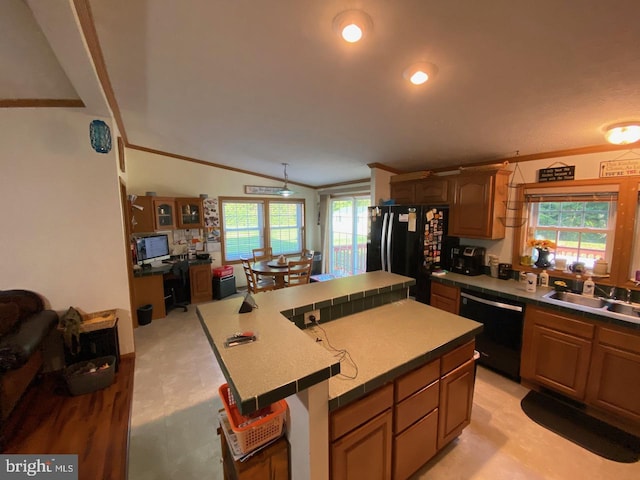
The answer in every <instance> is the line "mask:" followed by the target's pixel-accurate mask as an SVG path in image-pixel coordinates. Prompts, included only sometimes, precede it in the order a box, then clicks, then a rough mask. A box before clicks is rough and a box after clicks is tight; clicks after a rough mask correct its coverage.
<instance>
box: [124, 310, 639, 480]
mask: <svg viewBox="0 0 640 480" xmlns="http://www.w3.org/2000/svg"><path fill="white" fill-rule="evenodd" d="M135 341H136V369H135V382H134V385H135V386H134V393H133V407H132V416H131V439H130V450H129V480H151V479H154V480H169V479H178V478H179V479H181V480H202V479H212V480H217V479H222V478H223V477H222V464H221V459H220V443H219V439H218V437H217V435H216V417H215V415H216V412H217V410H218V409H219V408H221V403H220V400H219V398H218V395H217V389H218V386H220V385H221V384H222V383H224V382H225V380H224V377H223V375H222V373H221V372H220V368H219V367H218V364H217V362H216V359H215V357H214V355H213V353H212V351H211V349H210V347H209V344H208V342H207V339H206V337H205V335H204V333H203V331H202V328H201V327H200V323H199V321H198V319H197V316H196V313H195V307H194V306H191V307H190V308H189V311H188V312H186V313H185V312H182V311H177V310H174V311H172V312H171V313H170V314H169V315H168V316H167V317H166V318H164V319H162V320H154V321H153V322H152V323H151V324H150V325H147V326H144V327H140V328H138V329H136V331H135ZM527 391H528V390H527V389H525V388H524V387H522V386H520V385H519V384H517V383H514V382H512V381H510V380H507V379H505V378H503V377H501V376H500V375H497V374H495V373H493V372H491V371H488V370H485V369H483V368H482V367H480V368H478V377H477V381H476V390H475V397H474V407H473V416H472V423H471V425H470V426H469V427H467V429H466V430H465V431H464V432H463V434H462V435H461V436H460V437H459V438H458V439H457V440H455V441H453V442H452V443H451V444H450V445H449V446H448V447H447V448H445V449H444V450H443V451H442V452H440V453H439V454H438V455H437V456H436V458H434V459H433V460H432V461H431V462H429V463H428V464H427V465H426V466H425V467H423V468H422V470H420V471H419V472H418V473H417V474H416V475H415V477H414V479H427V478H428V479H437V480H454V479H455V480H469V479H487V480H489V479H490V480H502V479H505V480H506V479H509V480H520V479H557V480H565V479H580V480H591V479H616V480H626V479H629V480H631V479H634V480H637V479H638V478H640V463H635V464H622V463H616V462H612V461H609V460H606V459H603V458H601V457H598V456H597V455H594V454H592V453H590V452H588V451H587V450H584V449H582V448H580V447H578V446H576V445H574V444H572V443H571V442H568V441H567V440H565V439H563V438H561V437H559V436H557V435H555V434H554V433H552V432H550V431H548V430H545V429H544V428H542V427H540V426H538V425H537V424H535V423H534V422H532V421H531V420H529V419H528V418H527V417H526V416H525V414H524V413H523V412H522V410H521V409H520V400H521V399H522V397H524V395H525V394H526V393H527Z"/></svg>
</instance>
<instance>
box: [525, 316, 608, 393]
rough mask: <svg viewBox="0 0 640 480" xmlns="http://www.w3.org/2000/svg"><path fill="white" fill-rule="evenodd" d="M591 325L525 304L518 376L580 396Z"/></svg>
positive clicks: (586, 374)
mask: <svg viewBox="0 0 640 480" xmlns="http://www.w3.org/2000/svg"><path fill="white" fill-rule="evenodd" d="M594 328H595V327H594V326H593V325H591V324H589V323H587V322H583V321H581V320H579V319H577V318H574V317H572V316H570V315H568V314H566V315H565V314H561V313H559V312H556V311H552V310H544V309H541V308H538V307H535V306H533V305H528V306H527V308H526V310H525V325H524V335H523V342H522V360H521V365H520V374H521V376H522V378H524V379H526V380H530V381H533V382H535V383H537V384H539V385H543V386H545V387H548V388H550V389H552V390H555V391H557V392H559V393H562V394H564V395H567V396H569V397H572V398H575V399H577V400H581V401H582V400H584V398H585V391H586V385H587V376H588V373H589V363H590V361H591V344H592V337H593V331H594Z"/></svg>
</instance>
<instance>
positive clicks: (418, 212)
mask: <svg viewBox="0 0 640 480" xmlns="http://www.w3.org/2000/svg"><path fill="white" fill-rule="evenodd" d="M368 213H369V234H368V237H367V272H373V271H376V270H385V271H387V272H393V273H398V274H400V275H406V276H407V277H413V278H415V279H416V285H415V286H413V287H411V288H410V290H409V295H411V296H413V297H415V299H416V300H417V301H419V302H422V303H429V298H430V297H431V280H430V276H431V272H432V271H433V270H436V269H439V268H444V269H448V270H450V267H451V259H452V255H451V252H452V249H453V248H454V247H455V246H457V245H459V243H460V240H459V239H458V238H456V237H448V236H447V226H448V217H449V209H448V207H447V206H444V205H439V206H427V205H390V206H378V207H369V211H368Z"/></svg>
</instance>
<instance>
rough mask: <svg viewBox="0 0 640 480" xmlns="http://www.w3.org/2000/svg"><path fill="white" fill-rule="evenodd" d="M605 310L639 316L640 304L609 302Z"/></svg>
mask: <svg viewBox="0 0 640 480" xmlns="http://www.w3.org/2000/svg"><path fill="white" fill-rule="evenodd" d="M607 310H609V311H610V312H615V313H622V314H623V315H630V316H632V317H640V304H638V303H618V302H611V303H610V304H609V306H608V307H607Z"/></svg>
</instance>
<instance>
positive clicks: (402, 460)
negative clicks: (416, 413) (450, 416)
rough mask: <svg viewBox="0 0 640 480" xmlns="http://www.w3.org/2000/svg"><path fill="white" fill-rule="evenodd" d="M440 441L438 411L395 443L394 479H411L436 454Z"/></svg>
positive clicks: (410, 429)
mask: <svg viewBox="0 0 640 480" xmlns="http://www.w3.org/2000/svg"><path fill="white" fill-rule="evenodd" d="M437 440H438V409H435V410H434V411H433V412H431V413H430V414H429V415H427V416H426V417H424V418H423V419H422V420H420V421H419V422H418V423H416V424H415V425H414V426H412V427H411V428H409V429H408V430H407V431H405V432H403V433H402V434H400V435H398V436H396V437H395V438H394V441H393V446H394V452H395V455H394V460H393V478H394V479H396V480H402V479H405V478H409V476H410V475H411V474H413V473H414V472H415V471H416V470H418V469H419V468H420V467H421V466H422V465H424V464H425V463H426V462H427V461H428V460H429V459H430V458H431V457H433V456H434V455H435V454H436V448H437Z"/></svg>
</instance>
